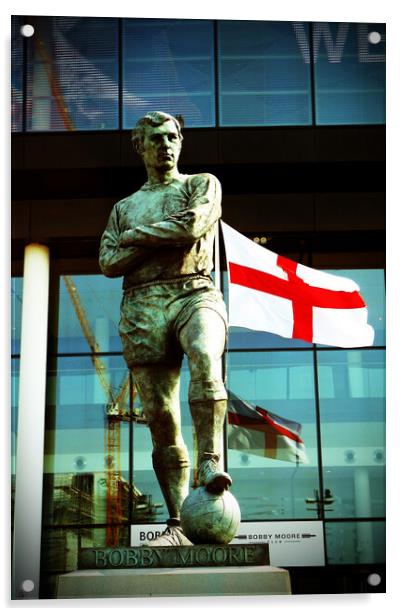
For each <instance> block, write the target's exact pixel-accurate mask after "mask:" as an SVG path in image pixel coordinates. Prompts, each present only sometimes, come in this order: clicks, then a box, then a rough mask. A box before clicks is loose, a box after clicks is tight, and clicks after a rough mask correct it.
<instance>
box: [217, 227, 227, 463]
mask: <svg viewBox="0 0 402 616" xmlns="http://www.w3.org/2000/svg"><path fill="white" fill-rule="evenodd" d="M219 229H220V222H219V220H218V221H217V222H216V224H215V237H214V269H215V288H216V289H218V291H221V293H222V294H223V291H222V286H223V285H222V278H221V275H222V272H221V257H220V244H219V239H220V233H219ZM226 353H227V343H226V344H225V350H224V352H223V354H222V361H221V378H222V380H223V382H224V383H225V381H226ZM227 434H228V429H227V413H226V416H225V422H224V424H223V466H224V469H225V470H227V469H228V438H227Z"/></svg>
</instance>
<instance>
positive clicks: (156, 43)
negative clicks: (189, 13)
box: [123, 19, 215, 128]
mask: <svg viewBox="0 0 402 616" xmlns="http://www.w3.org/2000/svg"><path fill="white" fill-rule="evenodd" d="M148 111H165V112H166V113H171V114H173V115H177V114H181V115H182V116H183V117H184V121H185V125H186V126H187V127H194V126H197V127H200V126H214V125H215V100H214V56H213V23H212V22H211V21H201V20H178V19H160V20H159V19H125V20H124V21H123V126H124V128H132V127H133V126H134V124H135V123H136V122H137V120H138V119H139V118H140V117H141V116H143V115H144V114H145V113H147V112H148Z"/></svg>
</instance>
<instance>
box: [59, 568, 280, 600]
mask: <svg viewBox="0 0 402 616" xmlns="http://www.w3.org/2000/svg"><path fill="white" fill-rule="evenodd" d="M290 594H291V588H290V577H289V573H288V571H286V570H285V569H280V568H278V567H272V566H269V565H262V566H242V567H187V568H184V569H178V568H173V569H169V568H154V569H101V570H100V569H91V570H85V569H84V570H79V571H74V572H72V573H66V574H64V575H60V576H59V579H58V586H57V598H58V599H83V598H91V599H92V598H117V597H191V596H217V595H290Z"/></svg>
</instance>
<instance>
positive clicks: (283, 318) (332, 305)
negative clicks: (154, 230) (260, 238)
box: [221, 222, 374, 348]
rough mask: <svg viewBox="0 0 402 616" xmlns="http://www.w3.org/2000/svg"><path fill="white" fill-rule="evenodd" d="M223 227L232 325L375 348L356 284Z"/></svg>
mask: <svg viewBox="0 0 402 616" xmlns="http://www.w3.org/2000/svg"><path fill="white" fill-rule="evenodd" d="M221 225H222V232H223V239H224V243H225V250H226V260H227V268H228V279H229V325H232V326H237V327H246V328H248V329H252V330H256V331H265V332H270V333H273V334H278V335H279V336H282V337H284V338H298V339H300V340H304V341H306V342H314V343H317V344H325V345H329V346H337V347H342V348H353V347H365V346H371V345H372V344H373V342H374V329H373V328H372V327H371V325H369V324H368V322H367V319H368V313H367V306H366V304H365V302H364V299H363V298H362V296H361V295H360V293H359V291H360V289H359V286H358V285H357V284H356V283H355V282H354V281H353V280H350V279H349V278H345V277H343V276H335V275H333V274H327V273H326V272H322V271H320V270H315V269H313V268H311V267H306V266H305V265H301V264H300V263H296V261H292V260H291V259H288V258H286V257H282V256H280V255H277V254H275V253H274V252H271V251H270V250H267V249H266V248H263V247H262V246H259V245H258V244H256V243H255V242H253V241H252V240H249V239H248V238H247V237H245V236H244V235H242V234H241V233H239V232H238V231H236V230H235V229H233V228H232V227H229V225H227V224H226V223H224V222H221Z"/></svg>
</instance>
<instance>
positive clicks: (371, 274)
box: [320, 269, 386, 346]
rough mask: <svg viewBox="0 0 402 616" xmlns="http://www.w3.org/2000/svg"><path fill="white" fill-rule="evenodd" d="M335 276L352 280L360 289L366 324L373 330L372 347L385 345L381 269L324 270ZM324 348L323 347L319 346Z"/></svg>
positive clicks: (383, 294) (382, 276) (383, 279)
mask: <svg viewBox="0 0 402 616" xmlns="http://www.w3.org/2000/svg"><path fill="white" fill-rule="evenodd" d="M325 271H326V272H328V273H329V274H334V275H335V276H344V277H345V278H350V279H351V280H354V282H356V283H357V284H358V285H359V287H360V294H361V296H362V297H363V299H364V301H365V303H366V305H367V311H368V323H369V325H371V326H372V327H373V328H374V332H375V335H374V346H384V345H385V325H386V324H385V319H386V312H385V278H384V270H382V269H351V270H325ZM320 346H324V345H320Z"/></svg>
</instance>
